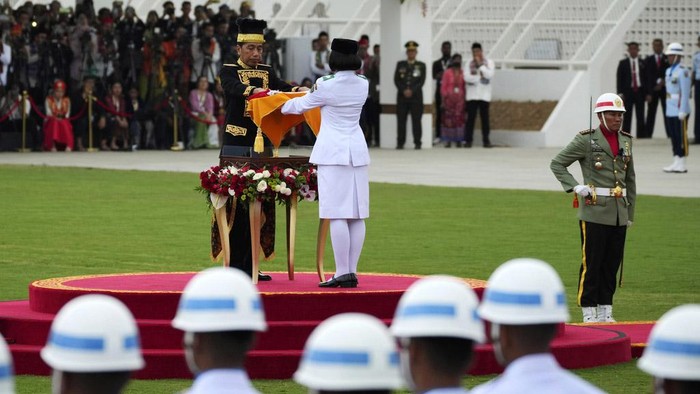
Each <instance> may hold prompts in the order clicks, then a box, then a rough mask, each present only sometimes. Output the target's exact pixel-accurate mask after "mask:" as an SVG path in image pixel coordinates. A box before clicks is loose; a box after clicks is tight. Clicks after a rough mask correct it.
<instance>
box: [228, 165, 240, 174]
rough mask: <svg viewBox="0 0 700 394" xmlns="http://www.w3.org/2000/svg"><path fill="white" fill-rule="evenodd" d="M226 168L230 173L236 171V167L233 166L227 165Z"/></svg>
mask: <svg viewBox="0 0 700 394" xmlns="http://www.w3.org/2000/svg"><path fill="white" fill-rule="evenodd" d="M226 169H227V170H229V172H231V173H232V174H235V173H237V172H238V168H236V167H234V166H228V167H227V168H226Z"/></svg>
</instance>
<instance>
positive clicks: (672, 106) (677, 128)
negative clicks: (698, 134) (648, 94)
mask: <svg viewBox="0 0 700 394" xmlns="http://www.w3.org/2000/svg"><path fill="white" fill-rule="evenodd" d="M666 56H668V62H669V63H670V64H671V66H670V67H669V68H667V69H666V129H667V130H668V133H669V135H670V136H671V147H672V148H673V163H672V164H671V165H669V166H668V167H664V169H663V170H664V172H674V173H686V172H688V169H687V168H686V166H685V164H686V163H685V160H686V159H685V158H686V156H688V130H687V129H688V115H689V114H690V85H691V82H690V71H688V69H687V68H685V66H683V64H681V59H682V58H683V46H682V45H681V44H679V43H677V42H672V43H670V44H668V47H667V48H666Z"/></svg>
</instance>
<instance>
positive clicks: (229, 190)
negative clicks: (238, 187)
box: [228, 189, 236, 197]
mask: <svg viewBox="0 0 700 394" xmlns="http://www.w3.org/2000/svg"><path fill="white" fill-rule="evenodd" d="M228 194H229V195H231V196H233V197H236V191H235V190H233V189H228Z"/></svg>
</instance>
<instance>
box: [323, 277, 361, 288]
mask: <svg viewBox="0 0 700 394" xmlns="http://www.w3.org/2000/svg"><path fill="white" fill-rule="evenodd" d="M338 286H340V287H346V288H347V287H357V276H355V274H345V275H340V276H339V277H337V278H331V280H327V281H325V282H321V283H319V284H318V287H338Z"/></svg>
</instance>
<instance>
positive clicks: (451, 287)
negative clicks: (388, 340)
mask: <svg viewBox="0 0 700 394" xmlns="http://www.w3.org/2000/svg"><path fill="white" fill-rule="evenodd" d="M478 305H479V299H478V298H477V296H476V294H475V293H474V290H472V288H471V287H470V286H469V285H468V284H467V283H466V282H464V281H463V280H461V279H458V278H456V277H453V276H448V275H433V276H428V277H425V278H422V279H420V280H418V281H417V282H415V283H413V284H412V285H411V286H410V287H409V288H408V290H406V292H405V293H404V294H403V296H401V300H400V301H399V305H398V307H397V308H396V314H395V316H394V320H393V322H392V324H391V333H392V334H394V336H395V337H399V338H415V337H453V338H464V339H471V340H473V341H476V342H483V341H484V338H485V335H484V327H483V324H482V322H481V319H480V318H479V316H478V315H477V313H476V308H477V306H478Z"/></svg>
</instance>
